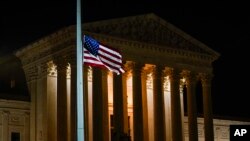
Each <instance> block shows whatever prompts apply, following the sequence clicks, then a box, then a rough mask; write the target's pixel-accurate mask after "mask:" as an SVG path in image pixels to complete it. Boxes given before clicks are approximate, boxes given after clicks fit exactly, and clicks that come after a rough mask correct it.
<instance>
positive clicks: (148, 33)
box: [83, 14, 219, 58]
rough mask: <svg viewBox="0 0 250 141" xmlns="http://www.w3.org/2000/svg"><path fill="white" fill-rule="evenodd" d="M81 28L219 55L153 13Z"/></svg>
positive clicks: (98, 22)
mask: <svg viewBox="0 0 250 141" xmlns="http://www.w3.org/2000/svg"><path fill="white" fill-rule="evenodd" d="M83 29H84V31H87V32H91V33H98V34H104V35H109V36H114V37H119V38H122V39H127V40H132V41H139V42H143V43H149V44H155V45H159V46H163V47H169V48H175V49H182V50H187V51H192V52H196V53H201V54H206V55H211V56H214V57H215V58H217V57H218V56H219V54H218V53H217V52H215V51H213V50H212V49H210V48H209V47H208V46H206V45H205V44H203V43H201V42H200V41H198V40H196V39H195V38H193V37H191V36H190V35H188V34H187V33H185V32H183V31H181V30H180V29H178V28H177V27H175V26H174V25H172V24H170V23H168V22H167V21H165V20H163V19H162V18H160V17H158V16H156V15H155V14H146V15H139V16H131V17H124V18H118V19H111V20H103V21H97V22H90V23H86V24H84V25H83Z"/></svg>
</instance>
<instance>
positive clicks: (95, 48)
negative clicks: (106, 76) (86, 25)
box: [83, 35, 124, 75]
mask: <svg viewBox="0 0 250 141" xmlns="http://www.w3.org/2000/svg"><path fill="white" fill-rule="evenodd" d="M83 38H84V39H83V42H84V43H83V44H84V47H83V50H84V53H83V55H84V64H86V65H90V66H96V67H102V68H107V69H109V70H110V71H112V72H115V73H116V74H118V75H119V74H120V73H124V70H123V68H122V55H121V54H120V52H119V51H117V50H115V49H113V48H110V47H108V46H106V45H103V44H101V43H99V42H98V41H97V40H95V39H93V38H91V37H90V36H86V35H84V36H83Z"/></svg>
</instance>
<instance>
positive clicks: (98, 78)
mask: <svg viewBox="0 0 250 141" xmlns="http://www.w3.org/2000/svg"><path fill="white" fill-rule="evenodd" d="M107 81H108V79H107V70H101V69H100V68H96V67H94V68H93V141H108V140H109V127H108V97H107V96H108V87H107Z"/></svg>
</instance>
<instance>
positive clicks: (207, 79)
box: [199, 73, 213, 85]
mask: <svg viewBox="0 0 250 141" xmlns="http://www.w3.org/2000/svg"><path fill="white" fill-rule="evenodd" d="M199 77H200V79H201V84H202V85H211V81H212V78H213V75H212V74H207V73H200V74H199Z"/></svg>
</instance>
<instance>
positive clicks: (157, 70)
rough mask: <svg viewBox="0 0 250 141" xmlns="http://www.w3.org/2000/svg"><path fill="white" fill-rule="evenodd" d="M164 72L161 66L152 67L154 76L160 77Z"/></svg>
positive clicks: (163, 67)
mask: <svg viewBox="0 0 250 141" xmlns="http://www.w3.org/2000/svg"><path fill="white" fill-rule="evenodd" d="M164 71H165V66H163V65H155V66H154V67H153V74H154V76H159V75H160V76H162V75H163V72H164Z"/></svg>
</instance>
